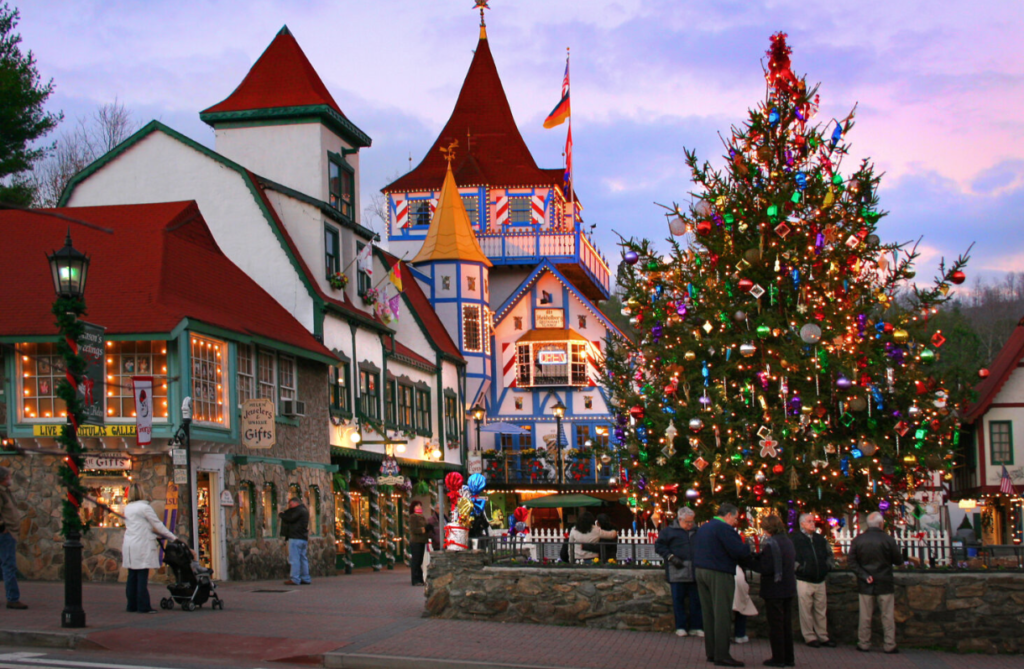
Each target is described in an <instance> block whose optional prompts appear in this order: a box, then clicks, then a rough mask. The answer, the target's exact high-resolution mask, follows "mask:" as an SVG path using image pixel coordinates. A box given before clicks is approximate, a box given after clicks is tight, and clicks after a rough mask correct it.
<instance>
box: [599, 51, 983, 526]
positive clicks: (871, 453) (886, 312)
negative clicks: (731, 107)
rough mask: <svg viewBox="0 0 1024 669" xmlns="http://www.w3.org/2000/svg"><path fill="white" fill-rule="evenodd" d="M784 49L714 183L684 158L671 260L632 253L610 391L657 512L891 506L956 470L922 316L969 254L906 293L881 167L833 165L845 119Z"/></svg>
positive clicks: (641, 491)
mask: <svg viewBox="0 0 1024 669" xmlns="http://www.w3.org/2000/svg"><path fill="white" fill-rule="evenodd" d="M790 53H791V50H790V48H789V47H788V46H787V44H786V35H785V34H782V33H780V34H777V35H774V36H773V37H772V40H771V48H770V50H769V51H768V58H769V60H768V67H767V71H766V72H765V76H766V79H767V93H766V97H765V100H764V101H763V102H762V103H760V104H758V105H757V107H756V108H754V109H752V110H750V112H749V117H748V119H747V121H746V123H745V124H744V125H743V126H742V127H738V128H736V127H734V128H733V129H732V133H731V136H730V137H729V138H728V139H726V140H725V144H726V149H727V151H728V154H727V155H726V156H725V160H726V167H725V169H724V170H723V171H718V170H715V169H712V168H711V166H709V165H708V164H707V163H703V164H701V163H699V161H698V159H697V157H696V155H695V154H694V153H692V152H687V154H686V161H687V164H688V165H689V167H690V169H691V171H692V178H693V181H694V183H695V185H696V192H694V193H692V197H693V201H692V204H691V205H690V206H689V207H687V208H686V210H680V207H678V206H676V207H675V208H674V212H673V214H672V215H671V216H670V218H671V220H670V221H669V227H670V230H671V232H672V234H673V235H674V236H676V237H677V239H673V238H669V241H670V245H671V248H670V250H669V253H668V254H667V255H661V254H660V253H658V252H657V251H656V250H655V248H654V247H653V245H652V244H651V243H650V242H648V241H647V240H634V239H630V240H628V241H624V242H623V247H624V249H623V250H624V255H623V260H624V262H625V263H627V265H628V268H627V271H624V272H620V276H619V284H620V288H621V289H622V290H623V301H624V303H625V307H624V308H623V314H624V315H628V316H629V317H630V321H631V324H632V325H633V326H634V328H635V330H636V331H637V332H638V333H639V340H638V341H637V342H633V343H625V342H622V343H618V344H615V343H613V344H611V345H610V346H609V349H608V353H607V369H608V380H607V385H608V387H609V389H610V391H611V392H612V394H613V396H614V399H615V400H616V403H617V407H618V410H619V412H620V415H619V417H618V421H619V422H618V427H617V429H616V436H617V438H618V440H619V442H620V443H621V444H623V445H624V446H625V448H626V450H627V453H628V456H627V457H626V458H624V462H623V477H622V478H623V481H622V485H623V486H624V489H628V487H630V486H631V487H632V492H633V493H634V495H635V497H636V498H637V499H638V500H639V501H640V502H641V503H643V502H644V501H645V500H646V503H647V506H648V508H651V507H653V506H654V505H655V504H658V503H660V504H662V506H664V504H665V502H664V499H665V498H664V497H662V495H663V493H662V489H661V486H667V485H670V484H679V490H678V493H676V494H678V496H679V497H680V498H681V497H682V496H683V495H684V490H685V491H686V492H685V495H686V496H687V497H689V498H690V503H691V504H696V505H697V506H698V508H699V509H702V510H703V511H704V513H705V514H706V513H709V512H710V511H711V510H712V508H713V507H717V505H718V504H719V503H721V502H724V501H731V502H738V503H739V504H740V505H741V506H747V507H766V506H774V507H780V506H781V507H783V508H785V506H787V505H788V506H789V509H790V513H791V514H792V513H795V512H796V511H799V510H812V511H816V512H819V513H822V514H828V515H833V516H839V515H843V514H846V513H849V512H851V511H853V510H858V511H874V510H876V509H879V508H881V509H882V510H883V511H885V510H886V509H888V508H889V506H890V505H891V504H892V505H893V509H896V508H902V505H895V504H894V503H895V502H897V501H900V500H901V499H902V498H904V497H905V496H906V495H907V494H908V493H909V492H910V491H912V490H914V489H915V487H917V486H919V485H920V484H921V483H922V482H923V481H924V480H925V478H926V477H927V476H928V472H929V471H931V470H943V469H948V468H949V467H951V466H952V452H953V447H954V444H955V440H956V435H957V427H958V424H957V419H956V412H955V407H956V404H957V403H958V401H960V399H961V391H960V390H959V389H958V388H954V387H949V386H947V384H945V383H944V381H943V380H942V379H938V378H935V376H933V373H932V371H931V369H932V364H933V363H934V361H935V359H936V357H937V356H938V355H939V354H940V351H941V347H942V344H943V343H944V338H943V336H942V334H941V333H940V332H936V331H935V330H934V328H933V327H930V325H929V316H930V315H933V314H935V313H936V312H937V309H938V307H939V306H940V305H941V304H942V303H943V302H944V301H945V300H947V299H948V296H949V292H950V284H959V283H962V282H963V280H964V273H963V268H964V266H965V264H966V262H967V258H966V256H961V257H960V258H958V259H957V260H956V261H955V262H954V263H952V265H951V266H946V265H945V263H942V264H940V267H939V276H937V277H936V278H935V280H934V283H933V284H931V285H929V286H927V287H922V286H920V285H917V284H914V283H912V282H911V281H910V280H911V279H913V278H914V276H915V274H914V270H913V262H914V260H915V259H916V258H917V255H918V254H917V251H916V246H910V245H907V244H895V243H894V244H886V243H883V242H882V241H881V240H880V239H879V237H878V235H877V234H876V229H877V226H878V222H879V220H880V219H881V218H882V217H883V216H884V212H882V211H881V210H879V209H878V197H877V191H878V186H879V177H878V176H877V175H876V174H875V173H874V169H873V166H872V165H871V164H870V163H869V162H868V161H864V162H862V163H860V165H858V166H857V167H856V169H855V170H853V171H852V173H850V174H848V175H847V176H845V177H844V176H843V175H842V174H841V172H840V168H841V166H842V162H843V158H844V157H845V156H846V155H847V152H848V148H849V145H848V144H847V143H846V137H847V135H848V134H849V132H850V130H851V129H852V127H853V113H852V112H851V113H850V115H849V116H847V117H846V118H844V119H842V120H835V119H832V120H827V121H824V122H814V121H812V119H814V117H815V114H816V112H817V110H818V104H819V98H818V95H817V89H816V87H808V86H807V84H806V82H805V80H804V79H803V78H798V77H796V76H795V75H794V74H793V71H792V70H791V69H790V58H789V56H790ZM680 241H684V242H688V243H687V244H686V246H685V247H684V246H683V244H681V243H680ZM670 489H671V488H670ZM683 501H684V500H683V499H679V500H678V503H683ZM641 505H643V504H641ZM672 506H673V507H674V506H675V504H673V505H672Z"/></svg>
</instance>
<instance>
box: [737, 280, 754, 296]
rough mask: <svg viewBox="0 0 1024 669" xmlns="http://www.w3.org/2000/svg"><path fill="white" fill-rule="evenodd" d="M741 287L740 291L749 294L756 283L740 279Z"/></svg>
mask: <svg viewBox="0 0 1024 669" xmlns="http://www.w3.org/2000/svg"><path fill="white" fill-rule="evenodd" d="M739 286H740V290H742V291H743V292H744V293H749V292H750V290H751V289H752V288H753V287H754V282H753V281H752V280H750V279H740V283H739Z"/></svg>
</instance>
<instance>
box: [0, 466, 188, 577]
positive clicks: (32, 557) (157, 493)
mask: <svg viewBox="0 0 1024 669" xmlns="http://www.w3.org/2000/svg"><path fill="white" fill-rule="evenodd" d="M137 462H138V463H139V466H137V467H136V469H135V471H134V472H132V475H133V477H134V478H135V481H136V482H138V483H140V484H141V485H142V489H143V490H144V491H145V494H146V495H147V497H149V498H150V499H152V500H154V501H155V502H158V503H157V504H154V507H155V508H156V509H157V515H160V513H161V512H162V509H163V506H162V502H163V500H164V498H165V497H166V495H167V488H166V482H167V474H168V472H169V471H170V458H168V457H166V456H162V455H158V456H152V457H140V458H137ZM0 465H2V466H4V467H8V468H10V469H11V471H12V472H13V483H12V485H11V493H12V495H13V497H14V501H15V502H16V503H17V505H18V509H19V511H21V513H22V520H21V527H20V528H19V531H18V550H17V556H18V571H19V572H21V574H22V575H23V576H24V577H25V578H29V579H42V580H59V579H62V578H63V577H64V549H63V547H62V545H63V543H64V538H63V537H62V536H61V534H60V526H61V513H62V506H61V502H62V500H63V497H62V491H63V488H62V487H61V482H60V475H59V473H58V470H59V468H60V460H59V458H58V457H56V456H53V455H16V456H2V457H0ZM123 540H124V529H122V528H109V529H107V528H93V529H91V530H89V532H88V533H86V534H85V535H84V536H83V537H82V545H83V549H82V558H83V559H82V578H83V579H85V580H88V581H117V580H118V578H119V575H120V571H121V543H122V541H123ZM157 580H159V578H157Z"/></svg>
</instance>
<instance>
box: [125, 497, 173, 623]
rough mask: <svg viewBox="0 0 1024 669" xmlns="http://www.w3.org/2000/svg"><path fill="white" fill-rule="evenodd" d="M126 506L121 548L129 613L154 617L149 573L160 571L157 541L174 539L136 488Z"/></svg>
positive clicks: (154, 611)
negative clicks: (126, 581) (160, 538)
mask: <svg viewBox="0 0 1024 669" xmlns="http://www.w3.org/2000/svg"><path fill="white" fill-rule="evenodd" d="M128 502H129V503H128V505H127V506H126V507H124V527H125V532H124V544H123V545H122V547H121V560H122V566H123V567H124V568H125V569H127V570H128V588H127V594H128V612H129V613H156V609H154V608H153V607H152V606H150V604H149V570H150V569H159V568H160V551H159V549H160V545H159V544H157V538H158V537H162V538H164V539H167V540H168V541H174V540H175V539H177V537H176V536H174V533H173V532H171V531H170V530H168V529H167V528H166V527H165V526H164V524H163V523H161V522H160V519H159V518H157V517H156V511H154V510H153V507H151V506H150V505H149V502H148V501H146V500H145V499H143V497H142V490H141V489H140V488H139V484H138V483H135V484H133V485H132V487H131V490H130V491H129V492H128Z"/></svg>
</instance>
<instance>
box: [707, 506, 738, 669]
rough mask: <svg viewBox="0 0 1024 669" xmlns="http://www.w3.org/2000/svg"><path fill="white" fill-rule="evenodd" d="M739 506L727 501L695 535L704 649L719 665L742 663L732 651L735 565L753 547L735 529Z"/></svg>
mask: <svg viewBox="0 0 1024 669" xmlns="http://www.w3.org/2000/svg"><path fill="white" fill-rule="evenodd" d="M739 513H740V512H739V509H737V508H736V506H735V505H733V504H729V503H728V502H726V503H725V504H722V505H721V506H720V507H718V515H717V516H715V517H714V518H713V519H712V520H710V521H708V522H706V523H704V524H703V525H701V527H700V529H698V530H697V534H696V536H695V537H694V548H693V565H694V566H695V567H696V568H697V591H698V593H699V594H700V608H701V611H702V612H703V614H704V635H705V636H704V651H705V653H706V654H707V658H708V661H713V662H714V663H715V666H716V667H742V666H743V663H742V662H740V661H739V660H735V659H733V657H732V655H730V654H729V640H730V639H731V638H732V629H731V628H732V600H733V597H734V595H735V589H736V566H737V565H738V564H739V563H741V562H745V561H747V560H749V559H750V547H749V546H747V544H745V543H744V542H743V540H742V539H740V535H739V533H738V532H737V531H736V529H735V528H736V524H737V523H738V522H739Z"/></svg>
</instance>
